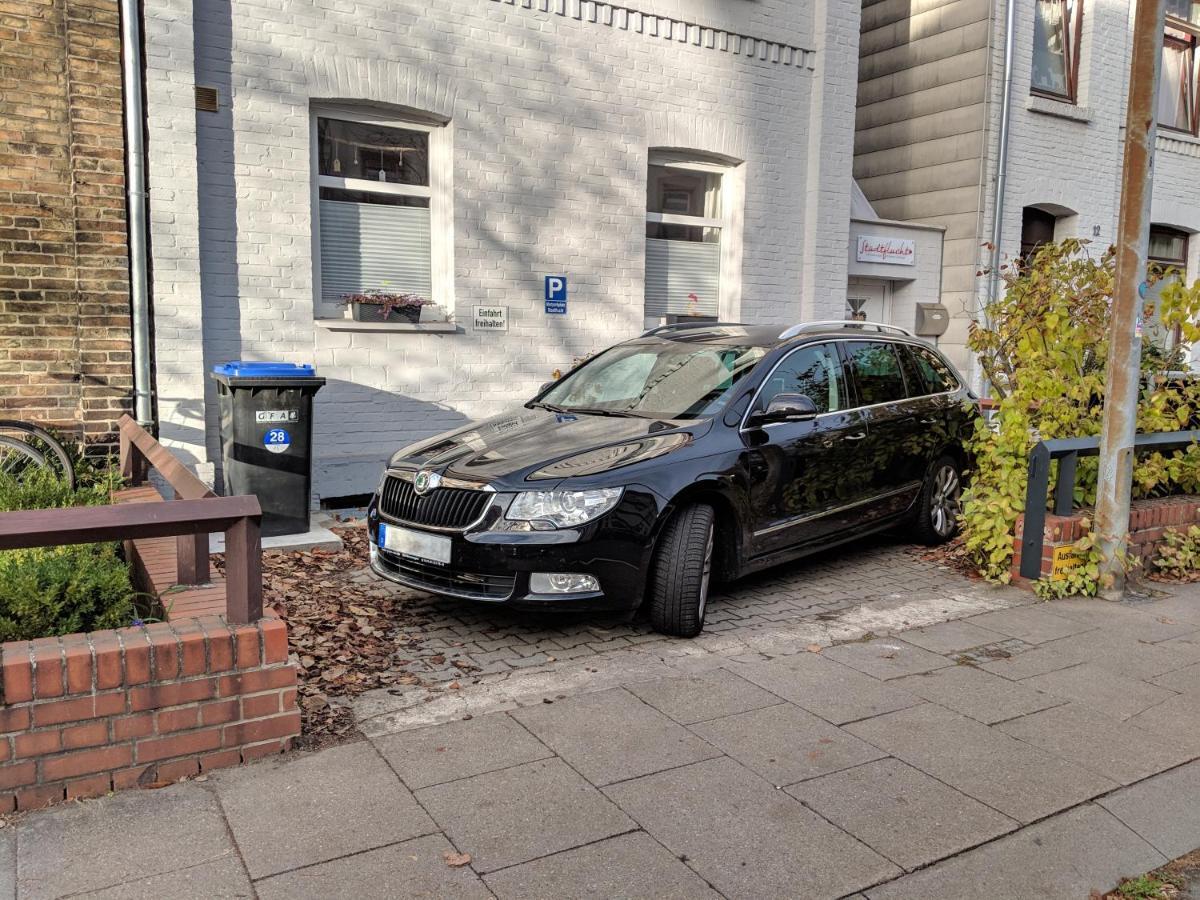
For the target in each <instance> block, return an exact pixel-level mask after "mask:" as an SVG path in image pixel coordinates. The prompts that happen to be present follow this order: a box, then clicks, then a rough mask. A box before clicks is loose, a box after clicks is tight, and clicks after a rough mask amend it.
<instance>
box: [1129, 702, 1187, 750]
mask: <svg viewBox="0 0 1200 900" xmlns="http://www.w3.org/2000/svg"><path fill="white" fill-rule="evenodd" d="M1126 724H1127V725H1128V726H1129V727H1130V728H1134V729H1137V730H1139V731H1143V732H1145V733H1147V734H1157V735H1161V736H1162V737H1163V739H1164V740H1169V741H1170V742H1171V743H1173V744H1175V745H1176V746H1178V747H1180V748H1182V749H1184V750H1186V751H1188V752H1189V753H1191V755H1193V756H1200V693H1188V694H1176V695H1175V696H1173V697H1171V698H1170V699H1169V700H1164V701H1163V702H1162V703H1160V704H1158V706H1152V707H1150V708H1149V709H1147V710H1146V711H1145V712H1141V713H1138V714H1137V715H1136V716H1134V717H1133V718H1131V719H1127V720H1126Z"/></svg>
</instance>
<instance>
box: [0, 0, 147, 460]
mask: <svg viewBox="0 0 1200 900" xmlns="http://www.w3.org/2000/svg"><path fill="white" fill-rule="evenodd" d="M118 27H119V23H118V16H117V3H116V0H0V415H6V416H10V417H13V416H15V417H17V418H24V419H32V420H35V421H40V422H48V423H51V424H53V425H55V426H58V427H60V428H62V429H64V430H66V431H68V432H70V433H71V434H72V435H74V436H76V437H82V438H84V439H85V440H87V441H88V442H89V443H91V444H93V445H96V446H97V447H98V448H109V447H113V446H115V438H114V433H113V432H114V427H115V422H116V420H117V418H118V416H119V415H120V413H121V411H122V410H124V409H126V408H127V406H128V398H129V396H130V392H131V390H132V374H131V364H130V357H131V351H130V325H129V293H128V270H127V242H126V232H125V204H124V191H125V183H124V181H125V179H124V155H123V147H124V140H123V136H122V120H121V108H122V94H121V71H120V41H119V32H118Z"/></svg>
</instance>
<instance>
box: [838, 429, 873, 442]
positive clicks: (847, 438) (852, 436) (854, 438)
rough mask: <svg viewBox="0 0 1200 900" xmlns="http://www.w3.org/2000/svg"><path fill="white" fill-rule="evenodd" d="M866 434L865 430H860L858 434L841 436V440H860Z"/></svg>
mask: <svg viewBox="0 0 1200 900" xmlns="http://www.w3.org/2000/svg"><path fill="white" fill-rule="evenodd" d="M866 436H867V433H866V432H865V431H860V432H859V433H858V434H848V435H846V436H845V437H844V438H842V440H843V441H861V440H862V439H863V438H865V437H866Z"/></svg>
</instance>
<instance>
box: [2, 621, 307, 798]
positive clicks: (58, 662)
mask: <svg viewBox="0 0 1200 900" xmlns="http://www.w3.org/2000/svg"><path fill="white" fill-rule="evenodd" d="M287 656H288V647H287V632H286V629H285V626H284V623H283V622H282V621H280V620H278V619H274V618H267V619H263V620H261V621H260V622H259V623H258V624H256V625H240V626H230V625H226V624H225V621H224V620H223V619H221V618H219V617H217V616H208V617H205V618H199V619H185V620H182V621H180V622H173V623H170V624H167V623H156V624H153V625H149V626H146V627H145V628H122V629H119V630H116V631H101V632H93V633H92V634H88V635H83V634H73V635H68V636H66V637H63V638H42V639H39V640H36V641H33V642H30V643H24V642H21V643H8V644H3V645H0V688H2V691H3V694H2V697H0V699H2V700H3V705H2V706H0V813H3V812H11V811H12V810H14V809H32V808H36V807H39V806H45V805H47V804H50V803H54V802H57V801H59V800H63V799H72V798H76V797H95V796H99V795H102V794H105V793H107V792H108V791H110V790H119V789H121V788H125V787H134V786H137V785H145V784H150V783H155V782H164V781H174V780H177V779H179V778H181V777H183V776H186V775H196V774H198V773H199V772H204V771H207V770H210V769H215V768H220V767H224V766H232V765H237V764H239V763H241V762H244V761H247V760H250V759H255V758H257V757H260V756H266V755H269V754H273V753H279V752H281V751H283V750H286V749H287V748H288V746H289V745H290V743H291V740H292V739H293V738H294V737H296V736H297V735H298V734H299V733H300V713H299V711H298V710H297V707H296V670H295V667H294V666H292V665H290V664H289V663H288V661H287Z"/></svg>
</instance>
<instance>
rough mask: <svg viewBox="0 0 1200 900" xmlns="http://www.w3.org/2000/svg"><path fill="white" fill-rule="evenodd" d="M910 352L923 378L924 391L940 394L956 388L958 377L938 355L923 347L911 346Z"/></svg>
mask: <svg viewBox="0 0 1200 900" xmlns="http://www.w3.org/2000/svg"><path fill="white" fill-rule="evenodd" d="M912 352H913V356H914V357H916V360H917V368H918V369H920V370H921V377H922V378H923V379H925V390H926V391H928V392H929V393H930V394H940V393H942V392H943V391H953V390H957V389H958V379H957V378H955V377H954V373H953V372H951V371H950V367H949V366H947V365H946V364H945V363H944V362H942V358H941V357H940V356H938V355H937V354H936V353H934V352H933V351H932V350H926V349H925V348H924V347H913V348H912Z"/></svg>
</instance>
